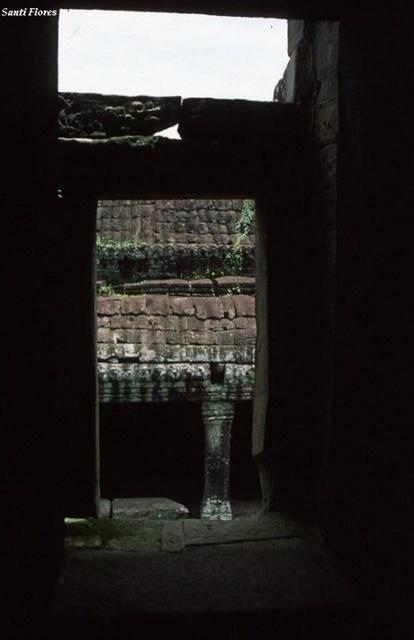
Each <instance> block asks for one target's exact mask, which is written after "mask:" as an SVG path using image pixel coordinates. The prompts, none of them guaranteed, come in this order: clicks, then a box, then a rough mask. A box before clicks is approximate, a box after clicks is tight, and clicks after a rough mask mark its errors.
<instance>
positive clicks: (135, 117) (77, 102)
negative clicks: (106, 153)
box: [58, 93, 181, 138]
mask: <svg viewBox="0 0 414 640" xmlns="http://www.w3.org/2000/svg"><path fill="white" fill-rule="evenodd" d="M180 106H181V98H180V96H171V97H166V98H162V97H161V98H156V97H152V96H118V95H102V94H99V93H60V94H59V117H58V124H59V135H60V136H62V137H65V138H109V137H111V136H122V135H145V136H147V135H152V134H154V133H156V132H157V131H162V130H163V129H167V128H168V127H171V126H173V125H174V124H177V122H178V117H179V111H180Z"/></svg>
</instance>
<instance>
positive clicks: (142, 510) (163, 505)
mask: <svg viewBox="0 0 414 640" xmlns="http://www.w3.org/2000/svg"><path fill="white" fill-rule="evenodd" d="M112 514H113V517H114V518H148V519H150V520H160V519H165V520H177V519H180V518H187V517H188V515H189V511H188V509H187V508H186V507H185V506H184V505H183V504H179V503H178V502H174V500H170V499H169V498H115V499H114V500H113V502H112Z"/></svg>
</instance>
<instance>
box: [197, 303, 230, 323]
mask: <svg viewBox="0 0 414 640" xmlns="http://www.w3.org/2000/svg"><path fill="white" fill-rule="evenodd" d="M194 307H195V315H196V318H199V319H200V320H206V319H207V318H224V311H223V304H222V302H221V298H194Z"/></svg>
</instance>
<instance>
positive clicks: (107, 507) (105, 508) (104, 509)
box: [99, 498, 112, 518]
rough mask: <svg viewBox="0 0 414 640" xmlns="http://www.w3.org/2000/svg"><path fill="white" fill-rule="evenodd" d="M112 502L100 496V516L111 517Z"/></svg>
mask: <svg viewBox="0 0 414 640" xmlns="http://www.w3.org/2000/svg"><path fill="white" fill-rule="evenodd" d="M111 508H112V503H111V501H110V500H107V499H106V498H100V500H99V517H100V518H109V517H110V515H111Z"/></svg>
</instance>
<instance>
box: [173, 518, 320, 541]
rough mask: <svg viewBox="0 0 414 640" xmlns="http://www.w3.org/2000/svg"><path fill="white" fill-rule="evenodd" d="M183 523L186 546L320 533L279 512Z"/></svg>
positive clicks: (193, 520)
mask: <svg viewBox="0 0 414 640" xmlns="http://www.w3.org/2000/svg"><path fill="white" fill-rule="evenodd" d="M183 524H184V540H185V546H186V547H190V546H200V545H216V544H229V543H235V542H248V541H254V540H272V539H277V538H295V537H304V536H310V535H316V534H317V533H318V532H317V529H316V528H315V527H313V526H312V525H309V524H306V523H303V522H299V521H297V520H296V519H294V518H291V517H289V516H287V515H285V514H278V513H274V514H273V513H272V514H268V515H266V516H264V517H262V518H241V519H239V520H231V521H228V522H219V521H217V522H212V521H208V520H207V521H206V520H195V519H190V520H186V521H185V522H184V523H183Z"/></svg>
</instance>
